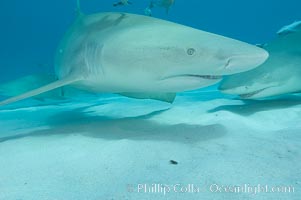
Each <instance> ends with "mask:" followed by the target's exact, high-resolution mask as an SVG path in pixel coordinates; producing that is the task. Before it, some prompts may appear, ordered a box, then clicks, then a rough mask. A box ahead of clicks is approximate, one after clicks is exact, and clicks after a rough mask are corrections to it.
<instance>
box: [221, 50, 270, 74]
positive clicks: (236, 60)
mask: <svg viewBox="0 0 301 200" xmlns="http://www.w3.org/2000/svg"><path fill="white" fill-rule="evenodd" d="M254 48H255V50H254V52H252V53H238V54H235V55H232V56H229V57H228V58H227V59H226V61H225V65H224V70H225V71H226V74H235V73H241V72H245V71H249V70H251V69H254V68H256V67H258V66H260V65H261V64H263V63H264V62H265V61H266V60H267V59H268V57H269V54H268V52H267V51H265V50H264V49H261V48H257V47H254Z"/></svg>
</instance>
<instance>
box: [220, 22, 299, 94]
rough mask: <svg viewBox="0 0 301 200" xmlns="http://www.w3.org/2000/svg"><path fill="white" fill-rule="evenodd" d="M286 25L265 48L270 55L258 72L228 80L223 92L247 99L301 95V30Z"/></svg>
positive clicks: (294, 26)
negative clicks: (290, 94)
mask: <svg viewBox="0 0 301 200" xmlns="http://www.w3.org/2000/svg"><path fill="white" fill-rule="evenodd" d="M297 27H299V25H298V23H293V24H291V25H288V26H285V27H283V28H282V29H281V32H280V33H281V34H279V32H278V35H279V37H278V38H277V39H275V40H274V41H272V42H270V43H267V44H265V45H264V46H263V48H264V49H265V50H267V51H268V52H269V54H270V57H269V58H268V60H267V61H266V62H265V63H264V64H262V65H261V66H259V67H258V68H256V69H253V70H251V71H248V72H244V73H240V74H235V75H231V76H229V77H226V78H225V79H224V80H223V81H222V83H221V85H220V87H219V89H220V90H221V91H222V92H223V93H227V94H234V95H239V96H240V98H243V99H259V98H266V97H273V96H277V95H282V94H289V93H298V92H299V93H300V92H301V29H300V27H299V30H298V29H297ZM292 30H294V31H292Z"/></svg>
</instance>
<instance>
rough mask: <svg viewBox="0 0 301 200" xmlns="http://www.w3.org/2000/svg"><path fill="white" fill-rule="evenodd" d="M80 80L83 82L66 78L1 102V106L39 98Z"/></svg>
mask: <svg viewBox="0 0 301 200" xmlns="http://www.w3.org/2000/svg"><path fill="white" fill-rule="evenodd" d="M79 80H81V78H76V77H66V78H64V79H61V80H58V81H55V82H52V83H49V84H47V85H45V86H42V87H39V88H37V89H34V90H31V91H29V92H26V93H23V94H21V95H18V96H15V97H12V98H9V99H6V100H4V101H1V102H0V106H3V105H7V104H10V103H14V102H16V101H20V100H23V99H27V98H30V97H33V96H37V95H39V94H42V93H45V92H48V91H50V90H54V89H56V88H59V87H62V86H65V85H69V84H71V83H74V82H76V81H79Z"/></svg>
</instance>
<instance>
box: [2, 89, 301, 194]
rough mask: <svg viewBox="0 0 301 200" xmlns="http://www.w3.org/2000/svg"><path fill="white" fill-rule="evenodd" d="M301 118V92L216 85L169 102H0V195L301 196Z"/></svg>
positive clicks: (112, 98) (98, 99)
mask: <svg viewBox="0 0 301 200" xmlns="http://www.w3.org/2000/svg"><path fill="white" fill-rule="evenodd" d="M300 117H301V98H300V97H298V96H290V97H284V98H282V99H278V100H269V101H245V102H243V101H241V100H238V99H229V98H226V97H225V96H223V95H221V94H219V93H218V92H216V91H193V92H187V93H182V94H179V95H178V96H177V98H176V101H175V102H174V104H172V105H170V104H167V103H161V102H158V101H151V100H135V99H129V98H126V97H122V96H118V95H112V96H110V95H108V96H100V97H81V98H79V99H77V100H73V101H63V102H50V103H49V102H48V101H46V102H39V101H36V100H28V101H23V102H20V103H17V104H14V105H9V106H7V107H3V108H1V110H0V127H1V133H0V166H1V167H0V200H125V199H135V200H136V199H137V200H138V199H139V200H140V199H143V200H144V199H145V200H148V199H181V200H186V199H187V200H188V199H200V200H202V199H215V200H219V199H231V200H233V199H234V200H235V199H243V200H244V199H273V200H278V199H289V200H295V199H296V200H297V199H301V192H300V190H301V188H300V186H301V162H300V161H301V123H300V122H301V118H300ZM170 160H174V161H177V162H178V164H177V165H174V164H171V163H170ZM138 184H148V186H151V184H168V185H175V184H181V185H182V186H185V185H188V184H194V185H195V186H197V187H199V188H200V192H194V193H192V192H186V193H180V192H175V191H171V192H169V193H167V194H165V195H164V194H163V193H162V192H147V193H145V192H143V191H140V192H138V188H137V187H138ZM212 184H218V185H220V186H221V185H224V186H228V185H229V186H234V185H244V184H248V185H252V186H257V185H258V184H261V185H268V186H269V187H274V186H293V187H294V190H295V191H294V192H291V193H288V192H287V193H272V192H268V193H265V192H261V193H258V194H256V195H254V194H252V193H248V192H240V193H234V192H211V191H210V186H212Z"/></svg>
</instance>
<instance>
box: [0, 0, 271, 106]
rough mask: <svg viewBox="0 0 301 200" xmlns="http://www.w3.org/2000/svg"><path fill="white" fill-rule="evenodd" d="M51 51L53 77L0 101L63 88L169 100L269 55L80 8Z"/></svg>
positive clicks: (169, 26) (172, 26)
mask: <svg viewBox="0 0 301 200" xmlns="http://www.w3.org/2000/svg"><path fill="white" fill-rule="evenodd" d="M78 10H79V16H78V17H77V19H76V20H75V22H74V23H73V25H72V26H71V27H70V28H69V30H68V31H67V32H66V34H65V36H64V37H63V39H62V41H61V43H60V44H59V47H58V49H57V52H56V59H55V73H56V76H57V80H56V81H54V82H51V83H49V84H46V85H44V86H41V87H39V88H37V89H33V90H31V91H29V92H25V93H24V94H21V95H18V96H15V97H12V98H9V99H7V100H4V101H2V102H0V105H5V104H9V103H13V102H16V101H19V100H22V99H26V98H29V97H33V96H36V95H39V94H41V93H45V92H47V91H50V90H54V89H56V88H60V87H63V86H67V85H68V86H70V87H74V88H77V89H81V90H84V91H88V92H92V93H118V94H122V95H125V96H128V97H132V98H139V99H156V100H161V101H166V102H173V100H174V98H175V96H176V93H177V92H182V91H187V90H193V89H198V88H202V87H206V86H209V85H213V84H216V83H217V82H219V81H220V80H221V79H222V75H227V74H234V73H239V72H243V71H247V70H250V69H253V68H255V67H257V66H259V65H260V64H262V63H263V62H264V61H265V60H266V59H267V57H268V53H267V52H266V51H265V50H263V49H261V48H258V47H256V46H253V45H250V44H247V43H244V42H241V41H237V40H234V39H230V38H226V37H223V36H219V35H215V34H212V33H208V32H204V31H201V30H197V29H194V28H191V27H187V26H184V25H180V24H176V23H173V22H169V21H164V20H160V19H156V18H152V17H148V16H142V15H135V14H128V13H114V12H108V13H96V14H90V15H84V14H83V13H82V12H81V11H80V7H79V1H78Z"/></svg>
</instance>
